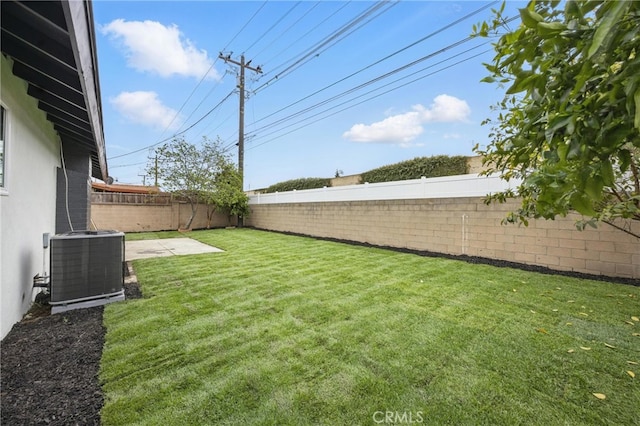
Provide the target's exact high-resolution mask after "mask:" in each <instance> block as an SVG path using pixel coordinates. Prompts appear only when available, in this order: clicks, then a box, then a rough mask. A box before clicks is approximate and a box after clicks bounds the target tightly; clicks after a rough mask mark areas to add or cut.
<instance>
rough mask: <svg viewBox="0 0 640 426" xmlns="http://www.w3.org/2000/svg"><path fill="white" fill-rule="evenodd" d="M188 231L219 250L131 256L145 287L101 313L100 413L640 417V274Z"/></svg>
mask: <svg viewBox="0 0 640 426" xmlns="http://www.w3.org/2000/svg"><path fill="white" fill-rule="evenodd" d="M148 235H149V234H147V235H127V238H128V239H131V238H145V237H147V236H148ZM175 235H179V234H169V235H166V236H175ZM152 236H153V237H158V236H163V234H153V235H152ZM183 236H184V235H183ZM188 236H189V237H191V238H194V239H197V240H199V241H202V242H204V243H207V244H211V245H213V246H216V247H219V248H221V249H223V250H226V251H225V252H224V253H212V254H204V255H194V256H181V257H171V258H158V259H147V260H139V261H135V263H134V267H135V270H136V273H137V276H138V280H139V282H140V285H141V288H142V292H143V295H144V298H143V299H138V300H131V301H126V302H123V303H114V304H110V305H108V306H107V307H106V308H105V314H104V321H105V325H106V328H107V334H106V343H105V347H104V352H103V357H102V365H101V373H100V380H101V383H102V386H103V390H104V393H105V406H104V408H103V410H102V421H103V423H104V424H105V425H131V424H140V425H159V424H163V425H187V424H188V425H211V424H241V425H251V424H266V425H305V424H327V425H360V424H362V425H367V424H377V423H383V422H385V421H389V420H393V421H394V422H395V423H401V422H402V421H404V423H409V421H410V420H411V421H413V423H414V424H415V423H422V424H438V425H439V424H452V425H461V424H470V425H471V424H472V425H478V424H485V425H514V424H535V425H556V424H605V423H606V424H627V425H631V424H638V422H639V421H640V420H639V419H640V411H639V410H640V409H639V407H640V365H638V363H640V335H639V334H638V333H640V322H638V316H640V288H638V287H633V286H627V285H622V284H612V283H605V282H596V281H589V280H581V279H575V278H569V277H562V276H550V275H542V274H538V273H530V272H524V271H521V270H515V269H508V268H496V267H492V266H486V265H472V264H468V263H464V262H459V261H454V260H445V259H435V258H427V257H420V256H417V255H412V254H404V253H397V252H393V251H387V250H382V249H374V248H366V247H358V246H351V245H347V244H340V243H335V242H328V241H319V240H314V239H311V238H303V237H295V236H287V235H281V234H277V233H268V232H261V231H257V230H251V229H228V230H211V231H197V232H192V233H189V234H188ZM634 373H635V375H636V377H635V378H633V377H632V375H634ZM594 394H603V395H605V396H606V399H599V398H597V397H596V396H594ZM601 397H602V396H601Z"/></svg>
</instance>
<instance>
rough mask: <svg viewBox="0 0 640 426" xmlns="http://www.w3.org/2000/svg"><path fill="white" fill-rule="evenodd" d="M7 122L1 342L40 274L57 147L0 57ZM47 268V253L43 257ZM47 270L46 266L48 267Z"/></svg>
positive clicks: (51, 218)
mask: <svg viewBox="0 0 640 426" xmlns="http://www.w3.org/2000/svg"><path fill="white" fill-rule="evenodd" d="M0 61H1V62H0V70H1V80H0V102H1V103H2V106H3V107H4V108H5V110H6V113H7V116H6V125H7V128H6V135H5V137H6V142H5V143H6V145H5V146H6V157H5V167H6V169H5V170H6V185H5V188H4V189H2V190H0V312H1V314H0V337H4V336H5V335H6V334H7V333H8V332H9V330H11V327H12V326H13V324H14V323H15V322H17V321H19V320H20V319H21V318H22V316H23V315H24V314H25V313H26V312H27V310H28V309H29V306H30V305H31V303H32V299H33V294H32V293H33V290H32V288H33V276H34V275H36V274H37V273H38V272H41V271H42V261H43V256H42V254H43V249H42V234H43V233H45V232H49V233H53V232H54V229H55V205H56V170H57V168H58V167H59V166H60V154H59V153H60V141H59V138H58V135H57V133H56V132H55V130H54V129H53V125H52V124H51V122H49V121H47V119H46V115H45V113H44V112H43V111H42V110H40V109H38V105H37V100H36V99H34V98H32V97H31V96H29V95H27V83H26V82H25V81H23V80H21V79H19V78H17V77H15V76H14V75H13V74H12V73H11V67H12V64H11V60H10V59H7V58H6V57H5V56H4V55H1V56H0ZM46 259H47V262H48V253H47V256H46ZM47 267H48V265H47Z"/></svg>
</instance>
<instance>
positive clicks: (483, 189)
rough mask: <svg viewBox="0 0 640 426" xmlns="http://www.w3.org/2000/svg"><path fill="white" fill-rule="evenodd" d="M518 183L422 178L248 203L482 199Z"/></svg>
mask: <svg viewBox="0 0 640 426" xmlns="http://www.w3.org/2000/svg"><path fill="white" fill-rule="evenodd" d="M517 184H518V182H516V181H511V182H505V181H504V180H502V179H500V177H499V176H479V175H477V174H469V175H457V176H444V177H437V178H429V179H427V178H425V177H423V178H421V179H412V180H402V181H395V182H381V183H365V184H362V185H348V186H337V187H329V188H327V187H324V188H318V189H305V190H301V191H287V192H276V193H272V194H257V195H252V196H250V197H249V204H280V203H319V202H333V201H368V200H405V199H419V198H460V197H484V196H485V195H487V194H489V193H496V192H500V191H504V190H506V189H508V188H514V187H515V186H517Z"/></svg>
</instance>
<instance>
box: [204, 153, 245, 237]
mask: <svg viewBox="0 0 640 426" xmlns="http://www.w3.org/2000/svg"><path fill="white" fill-rule="evenodd" d="M204 201H205V203H206V204H207V221H208V224H207V227H209V226H211V220H212V219H213V214H214V213H216V212H220V213H226V214H227V216H229V221H231V217H233V216H237V217H245V216H247V215H248V214H249V197H248V196H247V194H246V193H245V192H244V191H243V190H242V178H241V176H240V172H239V171H238V169H236V167H235V165H234V164H232V163H229V162H227V163H224V164H223V165H222V167H221V168H220V170H219V171H218V173H217V175H216V178H215V185H214V187H213V190H211V191H208V192H207V193H205V194H204Z"/></svg>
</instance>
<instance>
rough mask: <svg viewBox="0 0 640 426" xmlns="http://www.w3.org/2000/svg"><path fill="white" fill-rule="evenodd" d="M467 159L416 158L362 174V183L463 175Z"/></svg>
mask: <svg viewBox="0 0 640 426" xmlns="http://www.w3.org/2000/svg"><path fill="white" fill-rule="evenodd" d="M467 169H468V166H467V157H465V156H463V155H457V156H452V157H450V156H448V155H436V156H433V157H418V158H414V159H412V160H407V161H402V162H400V163H395V164H390V165H388V166H382V167H378V168H377V169H373V170H369V171H368V172H364V173H362V181H363V182H369V183H376V182H392V181H397V180H409V179H420V178H421V177H422V176H424V177H427V178H431V177H439V176H453V175H463V174H466V173H467Z"/></svg>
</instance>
